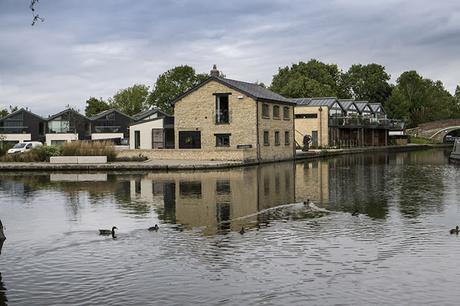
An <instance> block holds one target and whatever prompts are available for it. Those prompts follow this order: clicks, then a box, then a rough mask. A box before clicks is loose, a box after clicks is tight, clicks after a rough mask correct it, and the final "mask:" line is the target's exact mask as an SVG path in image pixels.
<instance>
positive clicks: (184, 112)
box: [174, 80, 295, 161]
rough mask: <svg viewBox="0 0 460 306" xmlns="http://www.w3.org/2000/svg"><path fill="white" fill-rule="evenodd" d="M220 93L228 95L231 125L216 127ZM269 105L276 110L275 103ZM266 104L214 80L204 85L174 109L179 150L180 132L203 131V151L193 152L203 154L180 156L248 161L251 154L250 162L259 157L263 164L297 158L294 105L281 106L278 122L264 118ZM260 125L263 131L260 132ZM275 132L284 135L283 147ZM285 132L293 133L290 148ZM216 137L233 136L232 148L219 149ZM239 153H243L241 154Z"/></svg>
mask: <svg viewBox="0 0 460 306" xmlns="http://www.w3.org/2000/svg"><path fill="white" fill-rule="evenodd" d="M216 94H228V101H229V123H228V124H216ZM267 104H269V105H270V106H269V107H270V110H272V108H273V105H274V103H271V102H270V103H267ZM262 105H263V103H262V102H256V101H255V100H254V99H253V98H251V97H249V96H247V95H245V94H243V93H241V92H239V91H237V90H234V89H232V88H229V87H227V86H225V85H223V84H221V83H219V82H217V81H214V80H213V81H210V82H208V83H206V84H204V85H203V86H202V87H200V88H198V89H197V90H195V91H193V92H191V93H190V94H188V95H186V96H185V97H183V98H182V99H180V100H179V101H177V102H176V104H175V106H174V117H175V122H174V133H175V144H176V148H179V133H180V132H182V131H199V132H200V133H201V150H200V149H193V150H198V151H199V152H200V153H201V155H200V154H195V153H187V152H184V153H181V154H179V155H180V156H184V155H188V156H190V155H194V156H195V155H196V156H197V157H198V159H200V160H203V159H204V160H209V159H218V160H221V158H224V159H227V160H235V158H244V160H247V159H248V157H247V156H248V155H249V156H250V159H257V157H258V156H259V160H261V161H264V160H279V159H290V158H294V153H295V147H294V121H293V117H294V107H293V105H290V104H289V105H283V104H281V103H280V104H279V107H280V116H281V118H280V119H274V118H273V116H270V117H269V118H263V116H262ZM283 106H286V107H288V108H289V117H290V118H289V119H286V120H284V119H283ZM258 112H259V113H258ZM270 113H271V111H270ZM258 124H259V130H258V131H257V126H258ZM264 131H268V132H269V135H270V136H269V137H270V145H268V146H265V145H264V142H263V137H264ZM275 131H278V132H279V135H280V136H279V139H280V144H279V145H275V144H274V135H275ZM285 132H288V133H289V138H290V141H289V144H288V145H285ZM216 134H230V145H229V146H228V147H217V146H216ZM257 135H258V136H259V137H257ZM241 147H246V149H241ZM178 150H179V151H191V149H180V148H179V149H178ZM238 151H241V152H243V153H238ZM254 154H255V157H254V156H253V155H254ZM175 155H177V154H176V153H175ZM240 160H241V159H240Z"/></svg>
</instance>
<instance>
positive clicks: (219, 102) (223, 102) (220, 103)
mask: <svg viewBox="0 0 460 306" xmlns="http://www.w3.org/2000/svg"><path fill="white" fill-rule="evenodd" d="M227 123H230V117H229V104H228V94H225V95H223V94H221V95H216V124H227Z"/></svg>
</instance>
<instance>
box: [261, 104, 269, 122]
mask: <svg viewBox="0 0 460 306" xmlns="http://www.w3.org/2000/svg"><path fill="white" fill-rule="evenodd" d="M262 118H265V119H270V105H268V103H263V104H262Z"/></svg>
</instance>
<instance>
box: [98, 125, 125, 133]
mask: <svg viewBox="0 0 460 306" xmlns="http://www.w3.org/2000/svg"><path fill="white" fill-rule="evenodd" d="M94 130H95V131H96V133H117V132H118V131H120V126H119V125H113V126H109V125H98V126H95V127H94Z"/></svg>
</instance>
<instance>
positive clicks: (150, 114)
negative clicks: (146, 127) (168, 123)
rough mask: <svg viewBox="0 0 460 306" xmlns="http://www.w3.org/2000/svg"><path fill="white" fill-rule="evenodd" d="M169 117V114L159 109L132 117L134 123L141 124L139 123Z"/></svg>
mask: <svg viewBox="0 0 460 306" xmlns="http://www.w3.org/2000/svg"><path fill="white" fill-rule="evenodd" d="M168 116H169V115H168V114H166V113H165V112H163V111H161V110H159V109H158V108H152V109H149V110H146V111H143V112H140V113H137V114H135V115H133V116H132V117H133V120H134V121H136V122H139V121H145V120H151V119H155V118H158V117H168ZM169 117H170V116H169Z"/></svg>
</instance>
